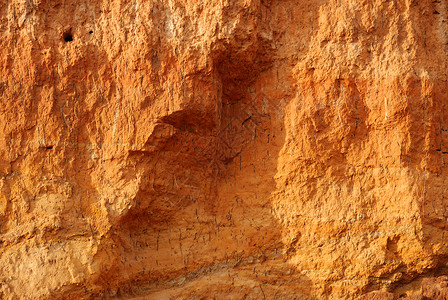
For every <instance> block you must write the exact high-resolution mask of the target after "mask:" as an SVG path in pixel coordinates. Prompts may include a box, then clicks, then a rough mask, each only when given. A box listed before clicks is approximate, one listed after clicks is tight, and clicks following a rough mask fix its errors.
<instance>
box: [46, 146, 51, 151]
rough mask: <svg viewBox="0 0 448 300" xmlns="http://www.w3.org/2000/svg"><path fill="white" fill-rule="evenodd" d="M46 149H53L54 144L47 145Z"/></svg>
mask: <svg viewBox="0 0 448 300" xmlns="http://www.w3.org/2000/svg"><path fill="white" fill-rule="evenodd" d="M45 149H47V150H51V149H53V146H47V147H45Z"/></svg>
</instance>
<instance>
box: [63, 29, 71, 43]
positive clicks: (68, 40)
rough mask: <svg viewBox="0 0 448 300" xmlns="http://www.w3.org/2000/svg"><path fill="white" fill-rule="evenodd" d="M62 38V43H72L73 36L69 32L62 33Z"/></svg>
mask: <svg viewBox="0 0 448 300" xmlns="http://www.w3.org/2000/svg"><path fill="white" fill-rule="evenodd" d="M63 38H64V41H66V42H71V41H73V35H72V33H71V32H70V31H69V32H66V33H64V35H63Z"/></svg>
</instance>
